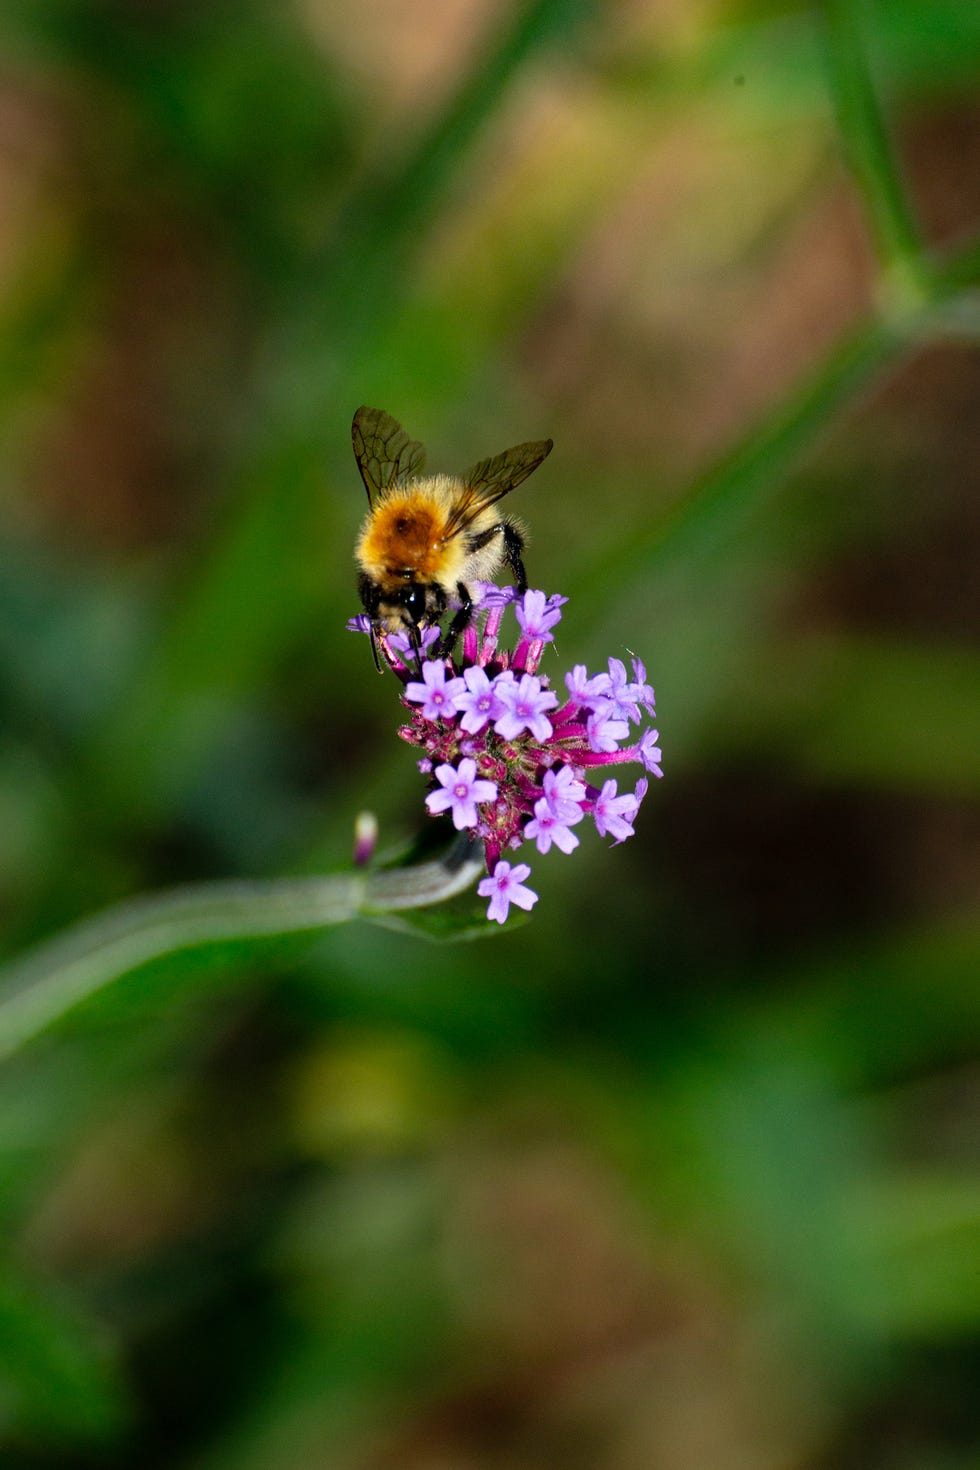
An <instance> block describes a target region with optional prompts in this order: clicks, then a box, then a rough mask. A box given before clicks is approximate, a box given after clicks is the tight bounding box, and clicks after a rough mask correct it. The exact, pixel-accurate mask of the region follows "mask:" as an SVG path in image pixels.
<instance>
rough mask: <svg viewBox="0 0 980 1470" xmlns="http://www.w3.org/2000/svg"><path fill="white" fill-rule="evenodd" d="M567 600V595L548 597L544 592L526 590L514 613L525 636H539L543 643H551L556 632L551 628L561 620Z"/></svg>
mask: <svg viewBox="0 0 980 1470" xmlns="http://www.w3.org/2000/svg"><path fill="white" fill-rule="evenodd" d="M567 601H568V598H567V597H561V596H559V595H558V594H555V596H553V597H546V596H545V594H544V593H543V592H525V594H524V596H523V598H521V600H520V601H519V602H517V603H516V604H515V606H514V614H515V616H516V618H517V621H518V622H519V623H520V625H521V631H522V633H523V634H524V637H525V638H538V639H540V640H541V641H542V642H543V643H550V642H551V641H552V640H553V638H554V634H553V633H551V632H550V631H549V630H550V629H551V628H553V627H554V626H555V624H556V623H560V622H561V606H562V603H565V602H567Z"/></svg>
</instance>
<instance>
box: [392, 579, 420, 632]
mask: <svg viewBox="0 0 980 1470" xmlns="http://www.w3.org/2000/svg"><path fill="white" fill-rule="evenodd" d="M396 601H397V603H398V607H399V609H400V610H401V612H402V615H403V617H404V618H405V620H406V621H407V622H409V623H411V624H412V625H413V626H414V627H418V625H419V623H420V622H421V621H422V619H423V618H424V617H425V612H426V607H427V597H426V591H425V588H424V587H423V586H422V585H421V583H419V582H406V583H405V585H404V587H400V588H399V589H398V595H397V598H396Z"/></svg>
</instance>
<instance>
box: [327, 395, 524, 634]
mask: <svg viewBox="0 0 980 1470" xmlns="http://www.w3.org/2000/svg"><path fill="white" fill-rule="evenodd" d="M351 438H352V441H353V445H354V458H355V459H356V460H357V467H358V469H359V470H360V472H361V479H362V480H363V481H364V488H365V490H366V491H367V497H368V505H369V507H370V509H369V511H368V514H367V517H366V518H365V520H364V523H363V525H362V526H361V531H360V535H359V536H358V538H357V546H356V548H355V553H354V554H355V557H356V560H357V565H358V568H359V574H358V579H357V589H358V592H359V593H360V597H361V602H362V603H363V605H364V611H365V612H366V613H367V615H368V617H369V618H370V619H371V627H372V632H373V633H382V634H384V633H399V632H401V633H405V634H407V635H408V637H409V639H410V640H411V643H412V646H413V648H414V649H415V652H416V656H419V650H420V647H421V640H420V631H419V630H420V627H421V625H423V624H427V625H432V624H438V623H439V622H440V621H441V619H442V618H443V617H444V616H445V614H446V612H447V611H449V609H450V608H452V609H453V615H452V618H451V620H450V623H449V626H448V628H447V629H446V631H445V632H444V633H443V634H442V636H441V637H440V639H439V642H438V643H437V645H436V647H435V651H436V653H437V655H439V656H442V657H445V656H447V655H448V654H450V653H451V652H452V650H453V648H454V647H455V646H456V642H457V640H458V639H459V637H460V636H461V634H462V633H463V631H464V630H465V628H466V627H467V625H468V623H469V621H470V618H471V616H472V611H473V597H472V594H471V592H470V584H471V583H472V582H476V581H482V582H489V581H491V580H492V579H493V576H494V573H495V572H496V571H497V570H498V568H499V567H500V566H501V564H502V563H503V562H506V563H507V564H508V565H509V566H510V568H511V570H512V571H513V573H514V578H515V580H516V583H517V588H518V591H519V592H526V591H527V576H526V575H525V572H524V562H523V554H524V533H523V531H522V529H521V527H520V525H519V523H518V522H517V521H515V520H512V519H510V518H509V517H507V516H502V515H500V514H499V513H498V511H497V510H496V509H495V506H496V504H497V501H498V500H502V499H503V497H504V496H505V495H509V494H510V492H511V490H515V489H516V488H517V486H518V485H520V484H521V483H522V482H523V481H524V480H526V479H527V477H528V475H530V474H531V472H532V471H533V470H536V469H537V467H538V465H539V464H540V463H541V461H542V460H543V459H545V458H546V457H547V456H548V455H549V454H550V453H551V449H552V441H551V440H550V439H538V440H535V441H533V442H531V443H528V444H517V445H515V447H514V448H513V449H505V450H504V451H503V453H502V454H496V455H494V456H493V458H492V459H481V460H480V461H479V462H478V463H477V464H475V465H473V466H472V467H471V468H470V469H468V470H467V471H466V473H465V474H463V475H431V476H427V475H424V474H423V470H424V467H425V449H424V448H423V446H422V445H421V444H419V443H418V442H417V441H416V440H414V439H409V437H408V435H407V434H406V432H405V430H404V429H403V428H402V426H401V425H400V424H399V423H397V422H396V420H395V419H393V418H392V417H391V414H388V413H385V412H383V410H382V409H379V408H359V409H358V410H357V412H356V414H355V415H354V422H353V424H352V426H351ZM375 657H377V654H375Z"/></svg>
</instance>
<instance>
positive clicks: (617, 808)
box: [592, 781, 640, 842]
mask: <svg viewBox="0 0 980 1470" xmlns="http://www.w3.org/2000/svg"><path fill="white" fill-rule="evenodd" d="M639 808H640V802H639V800H638V799H637V796H636V795H635V793H630V792H628V791H627V792H624V793H623V795H622V796H617V795H616V782H615V781H606V782H604V783H603V787H602V790H601V791H600V792H599V795H598V796H597V797H596V803H595V808H594V810H593V812H592V815H593V817H594V818H595V824H596V829H597V831H598V833H599V836H600V837H605V836H606V835H607V833H608V834H609V836H611V837H613V838H615V840H616V842H625V841H626V839H627V837H632V836H633V828H632V826H631V823H632V821H633V818H634V817H635V816H636V814H637V812H638V811H639Z"/></svg>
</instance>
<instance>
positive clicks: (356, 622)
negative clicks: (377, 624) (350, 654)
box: [347, 613, 371, 633]
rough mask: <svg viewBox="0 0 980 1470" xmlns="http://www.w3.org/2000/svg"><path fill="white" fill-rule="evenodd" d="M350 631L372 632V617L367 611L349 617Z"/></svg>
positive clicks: (348, 629)
mask: <svg viewBox="0 0 980 1470" xmlns="http://www.w3.org/2000/svg"><path fill="white" fill-rule="evenodd" d="M347 631H348V633H370V631H371V619H370V618H369V617H368V615H367V613H356V614H355V615H354V617H352V618H348V619H347Z"/></svg>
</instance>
